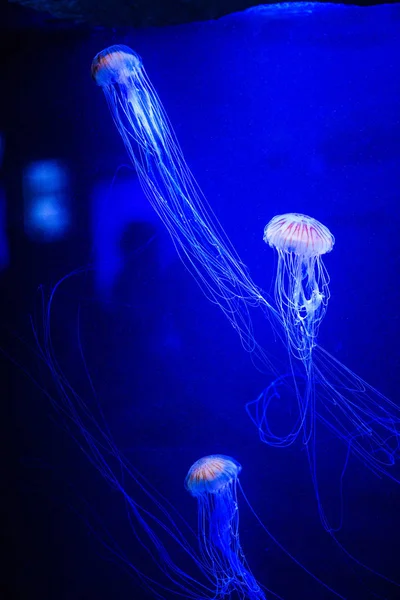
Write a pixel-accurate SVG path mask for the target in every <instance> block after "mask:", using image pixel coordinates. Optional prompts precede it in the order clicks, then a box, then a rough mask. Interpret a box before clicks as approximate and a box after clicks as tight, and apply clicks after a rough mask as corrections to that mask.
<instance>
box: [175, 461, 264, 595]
mask: <svg viewBox="0 0 400 600" xmlns="http://www.w3.org/2000/svg"><path fill="white" fill-rule="evenodd" d="M241 469H242V467H241V466H240V464H239V463H238V462H237V461H236V460H234V459H233V458H230V457H229V456H224V455H222V454H214V455H211V456H205V457H204V458H201V459H200V460H198V461H196V462H195V463H194V465H192V467H191V468H190V469H189V472H188V474H187V477H186V479H185V487H186V489H187V490H188V491H189V492H190V493H191V494H192V496H194V497H195V498H197V501H198V527H199V540H200V547H201V554H202V557H203V561H204V566H205V568H206V570H207V571H208V572H209V573H210V575H212V576H213V577H214V578H215V580H216V582H217V597H221V598H223V597H229V596H230V594H231V593H233V592H236V593H237V594H238V595H240V597H245V598H249V599H250V600H260V599H265V594H264V592H263V591H262V589H261V587H260V586H259V585H258V583H257V582H256V580H255V579H254V576H253V575H252V573H251V572H250V569H249V567H248V565H247V563H246V559H245V556H244V554H243V550H242V547H241V545H240V540H239V509H238V502H237V482H238V475H239V473H240V471H241Z"/></svg>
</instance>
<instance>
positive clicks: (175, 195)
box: [91, 45, 276, 368]
mask: <svg viewBox="0 0 400 600" xmlns="http://www.w3.org/2000/svg"><path fill="white" fill-rule="evenodd" d="M91 73H92V77H93V79H94V80H95V82H96V83H97V84H98V85H99V86H100V87H101V88H102V90H103V92H104V95H105V97H106V99H107V103H108V106H109V108H110V111H111V113H112V116H113V119H114V123H115V125H116V127H117V129H118V131H119V133H120V135H121V137H122V140H123V142H124V144H125V147H126V149H127V152H128V154H129V157H130V159H131V161H132V163H133V165H134V167H135V169H136V172H137V174H138V177H139V180H140V183H141V186H142V189H143V191H144V193H145V195H146V196H147V198H148V200H149V202H150V203H151V205H152V206H153V208H154V210H155V211H156V213H157V214H158V216H159V217H160V219H161V220H162V222H163V223H164V225H165V227H166V228H167V231H168V233H169V234H170V236H171V238H172V241H173V243H174V245H175V248H176V250H177V253H178V255H179V257H180V259H181V260H182V262H183V264H184V265H185V266H186V268H187V269H188V271H189V272H190V273H191V274H192V275H193V276H194V278H195V280H196V282H197V283H198V285H199V286H200V288H201V289H202V291H203V292H204V294H205V295H206V297H207V298H208V299H209V300H211V302H213V303H215V304H216V305H218V306H219V307H220V308H221V309H222V311H223V312H224V314H225V315H226V317H227V318H228V319H229V321H230V323H231V324H232V326H233V327H234V329H235V330H236V331H237V332H238V334H239V336H240V339H241V341H242V344H243V346H244V348H245V349H246V350H247V351H249V352H251V353H252V355H253V356H255V357H256V358H257V359H258V362H259V364H260V365H261V364H262V365H264V366H265V365H267V367H268V368H270V367H271V363H270V360H269V359H268V357H267V356H266V353H265V351H264V350H263V349H262V348H261V346H260V345H259V344H258V343H257V342H256V340H255V338H254V333H253V325H252V319H251V316H250V313H251V310H252V309H253V308H257V307H259V306H262V307H263V308H264V309H267V310H268V312H269V313H270V316H271V315H275V314H276V311H275V310H274V308H273V306H272V305H271V304H270V303H269V301H268V300H267V299H266V298H265V297H264V296H263V294H262V292H261V290H259V289H258V288H257V286H256V285H255V284H254V282H253V281H252V280H251V278H250V275H249V273H248V270H247V267H246V266H245V264H244V263H243V262H242V261H241V260H240V258H239V256H238V254H237V252H236V250H235V248H234V246H233V245H232V243H231V241H230V240H229V238H228V237H227V235H226V233H225V231H224V230H223V228H222V227H221V225H220V223H219V222H218V220H217V218H216V216H215V215H214V213H213V211H212V209H211V207H210V205H209V204H208V202H207V200H206V198H205V196H204V194H203V193H202V191H201V189H200V187H199V185H198V183H197V182H196V180H195V178H194V176H193V174H192V172H191V171H190V169H189V167H188V165H187V164H186V162H185V158H184V156H183V153H182V150H181V148H180V146H179V143H178V140H177V138H176V135H175V133H174V131H173V129H172V126H171V123H170V121H169V119H168V116H167V114H166V113H165V110H164V108H163V106H162V104H161V101H160V99H159V97H158V95H157V92H156V91H155V89H154V88H153V86H152V84H151V81H150V79H149V78H148V76H147V73H146V71H145V69H144V66H143V63H142V60H141V58H140V57H139V56H138V55H137V54H136V53H135V52H134V51H133V50H131V49H130V48H129V47H127V46H124V45H115V46H111V47H109V48H107V49H105V50H103V51H102V52H99V53H98V54H97V55H96V56H95V58H94V60H93V62H92V68H91Z"/></svg>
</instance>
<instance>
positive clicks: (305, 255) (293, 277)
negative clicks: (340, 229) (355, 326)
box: [264, 213, 335, 364]
mask: <svg viewBox="0 0 400 600" xmlns="http://www.w3.org/2000/svg"><path fill="white" fill-rule="evenodd" d="M264 242H265V243H266V244H269V246H271V247H273V248H275V250H276V251H277V253H278V265H277V271H276V279H275V301H276V304H277V306H278V308H279V312H280V314H281V316H282V321H283V324H284V328H285V332H286V335H287V340H288V344H289V348H290V350H291V351H292V353H293V355H294V356H295V357H296V358H300V360H302V361H303V362H304V363H306V364H307V361H309V359H310V357H311V353H312V350H313V348H314V346H315V345H316V339H317V335H318V329H319V326H320V324H321V321H322V319H323V318H324V316H325V313H326V309H327V306H328V301H329V276H328V272H327V270H326V268H325V265H324V264H323V261H322V256H323V255H324V254H326V253H327V252H330V251H331V250H332V248H333V245H334V243H335V238H334V237H333V235H332V234H331V232H330V231H329V229H328V228H327V227H325V225H322V223H319V222H318V221H317V220H316V219H313V218H312V217H307V216H306V215H301V214H297V213H290V214H286V215H278V216H276V217H274V218H273V219H271V221H270V222H269V223H268V224H267V225H266V226H265V229H264Z"/></svg>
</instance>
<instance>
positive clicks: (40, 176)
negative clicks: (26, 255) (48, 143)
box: [24, 160, 71, 241]
mask: <svg viewBox="0 0 400 600" xmlns="http://www.w3.org/2000/svg"><path fill="white" fill-rule="evenodd" d="M24 200H25V215H24V225H25V233H26V234H27V235H29V237H31V238H32V239H35V240H41V241H53V240H56V239H60V238H62V237H64V235H65V234H66V232H67V231H68V229H69V227H70V224H71V216H70V206H69V176H68V170H67V168H66V167H65V165H63V164H62V163H61V162H59V161H57V160H42V161H37V162H33V163H31V164H29V165H28V166H27V167H26V169H25V172H24Z"/></svg>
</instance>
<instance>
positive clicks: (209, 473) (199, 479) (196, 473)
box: [185, 454, 242, 496]
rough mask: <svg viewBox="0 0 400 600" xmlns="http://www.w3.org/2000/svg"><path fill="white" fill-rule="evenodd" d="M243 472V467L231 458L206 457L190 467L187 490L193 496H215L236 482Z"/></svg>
mask: <svg viewBox="0 0 400 600" xmlns="http://www.w3.org/2000/svg"><path fill="white" fill-rule="evenodd" d="M241 470H242V467H241V465H240V464H239V463H238V462H237V461H236V460H234V459H233V458H230V457H229V456H224V455H223V454H213V455H211V456H205V457H204V458H200V459H199V460H197V461H196V462H195V463H194V465H192V466H191V467H190V469H189V472H188V474H187V476H186V479H185V488H186V489H187V490H188V491H189V492H190V493H191V494H192V496H200V495H201V494H204V493H209V494H215V493H217V492H220V491H221V490H222V489H223V488H224V487H225V486H227V485H229V484H231V483H232V482H233V481H234V480H236V478H237V477H238V475H239V473H240V471H241Z"/></svg>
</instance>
